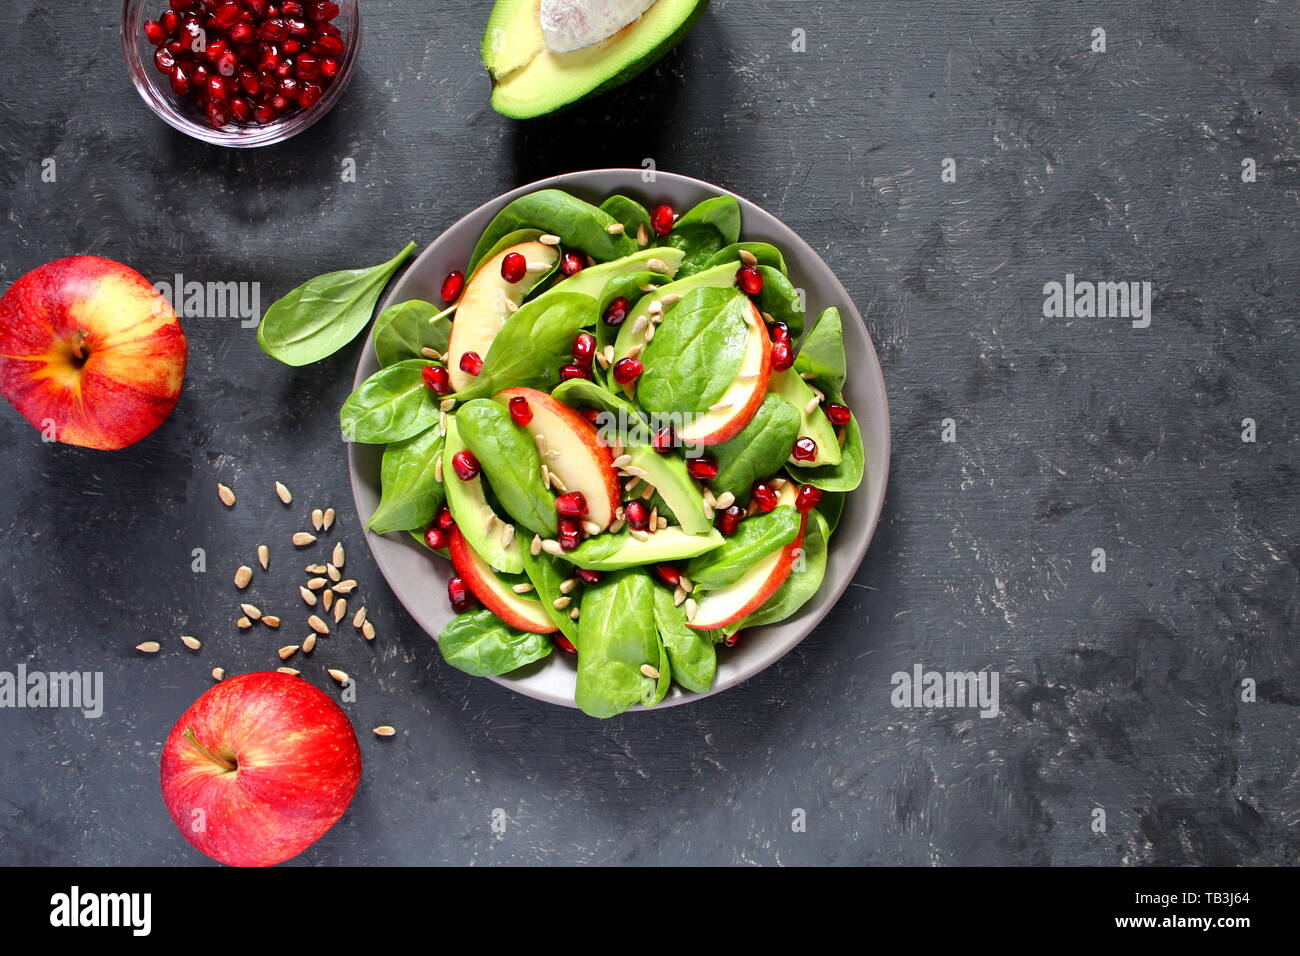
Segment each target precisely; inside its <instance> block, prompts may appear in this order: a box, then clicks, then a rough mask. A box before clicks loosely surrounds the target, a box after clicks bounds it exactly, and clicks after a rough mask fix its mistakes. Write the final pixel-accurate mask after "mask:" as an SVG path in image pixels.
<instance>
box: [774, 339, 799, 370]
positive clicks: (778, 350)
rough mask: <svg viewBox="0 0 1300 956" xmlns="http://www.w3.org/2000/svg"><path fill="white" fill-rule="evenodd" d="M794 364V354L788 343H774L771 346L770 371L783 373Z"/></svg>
mask: <svg viewBox="0 0 1300 956" xmlns="http://www.w3.org/2000/svg"><path fill="white" fill-rule="evenodd" d="M793 364H794V352H792V351H791V350H790V345H789V343H786V342H776V343H774V344H773V345H772V371H773V372H784V371H786V370H787V369H789V368H790V366H791V365H793Z"/></svg>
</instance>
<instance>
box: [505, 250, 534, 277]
mask: <svg viewBox="0 0 1300 956" xmlns="http://www.w3.org/2000/svg"><path fill="white" fill-rule="evenodd" d="M527 274H528V260H527V259H525V258H524V257H523V256H522V255H520V254H519V253H517V252H511V253H507V254H506V256H505V258H503V259H502V260H501V278H503V279H505V280H506V281H507V282H509V283H511V284H513V283H516V282H518V281H519V280H520V279H522V278H523V277H524V276H526V275H527Z"/></svg>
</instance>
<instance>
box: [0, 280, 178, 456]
mask: <svg viewBox="0 0 1300 956" xmlns="http://www.w3.org/2000/svg"><path fill="white" fill-rule="evenodd" d="M188 351H189V350H188V347H187V346H186V343H185V333H184V332H183V331H181V326H180V323H179V322H178V321H177V320H176V313H175V312H174V311H173V310H172V307H171V304H170V303H168V301H167V300H166V299H165V298H163V296H161V295H160V294H159V293H158V292H157V291H156V290H155V289H154V287H153V286H152V285H150V284H149V280H148V279H146V278H145V277H144V276H142V275H140V273H138V272H136V271H135V270H134V269H131V268H130V267H128V266H124V265H122V264H121V263H120V262H113V261H112V260H111V259H101V258H99V257H98V256H70V257H68V258H66V259H56V260H55V261H54V262H50V263H47V264H46V265H43V266H40V267H39V268H36V269H33V270H32V271H31V272H29V273H27V274H26V275H25V276H23V277H22V278H21V279H19V280H18V281H17V282H15V283H14V284H13V285H12V286H10V288H9V291H8V292H6V293H5V295H4V298H2V299H0V394H3V395H4V397H5V398H6V399H8V400H9V404H11V405H13V407H14V408H16V409H18V412H19V414H21V415H22V416H23V417H24V418H26V419H27V420H28V421H29V422H31V424H32V425H33V426H34V427H35V428H37V429H38V430H40V431H42V432H45V433H47V434H49V435H50V437H52V438H54V439H55V440H57V441H61V442H65V443H67V444H69V445H84V446H86V447H87V448H103V449H116V448H125V447H126V446H127V445H131V444H134V443H135V442H138V441H139V440H140V439H141V438H144V437H145V436H146V435H148V434H149V433H150V432H152V431H153V430H154V429H155V428H157V427H158V426H159V425H161V424H162V423H163V421H164V420H165V419H166V418H167V416H168V415H169V414H171V410H172V409H173V408H174V407H175V406H176V400H177V398H179V397H180V393H181V382H182V381H183V380H184V378H185V361H186V358H187V356H188Z"/></svg>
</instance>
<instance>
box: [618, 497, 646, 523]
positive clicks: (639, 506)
mask: <svg viewBox="0 0 1300 956" xmlns="http://www.w3.org/2000/svg"><path fill="white" fill-rule="evenodd" d="M623 517H624V519H626V520H627V526H628V527H629V528H631V529H632V530H633V531H644V530H645V529H646V527H647V526H648V525H649V524H650V509H649V508H647V507H646V506H645V503H644V502H643V501H641V499H640V498H637V499H636V500H634V501H629V502H628V503H627V504H625V505H624V506H623Z"/></svg>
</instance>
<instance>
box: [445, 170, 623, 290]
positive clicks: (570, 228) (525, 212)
mask: <svg viewBox="0 0 1300 956" xmlns="http://www.w3.org/2000/svg"><path fill="white" fill-rule="evenodd" d="M615 222H617V220H616V219H615V218H614V217H613V216H611V215H610V214H609V213H607V212H605V211H603V210H601V209H597V208H596V207H595V206H593V205H591V203H587V202H583V201H582V200H581V199H579V198H578V197H577V196H570V195H569V194H568V193H566V192H564V191H563V190H560V189H542V190H538V191H537V192H535V193H529V194H528V195H526V196H520V197H519V198H518V199H516V200H515V201H514V202H512V203H510V204H509V205H508V206H506V207H505V208H504V209H502V210H501V211H500V212H499V213H497V215H496V218H495V219H493V220H492V221H491V222H490V223H489V224H488V227H487V229H486V230H484V232H483V235H482V236H481V237H479V241H478V245H477V246H475V247H474V254H473V255H472V256H471V257H470V261H469V271H470V274H471V275H472V274H473V272H474V269H475V267H477V265H478V264H479V262H481V261H482V260H483V258H484V257H485V256H486V255H487V252H488V250H489V249H491V248H492V247H493V246H495V245H496V244H497V243H498V242H499V241H500V240H501V238H502V237H503V236H506V235H508V234H509V233H512V232H514V231H516V230H518V229H524V228H530V227H531V228H536V229H540V230H542V231H543V232H548V233H552V234H554V235H557V236H559V237H560V238H561V239H563V240H564V244H565V245H566V246H574V247H576V248H578V249H581V250H582V251H583V252H585V253H587V254H588V255H590V256H591V257H592V258H594V259H597V260H600V261H602V262H605V261H608V260H610V259H617V258H619V257H620V256H626V255H629V254H630V253H632V252H635V251H636V239H635V238H633V237H632V236H629V235H626V234H625V233H619V234H617V235H614V234H611V233H610V232H609V231H608V227H610V226H612V225H614V224H615Z"/></svg>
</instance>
